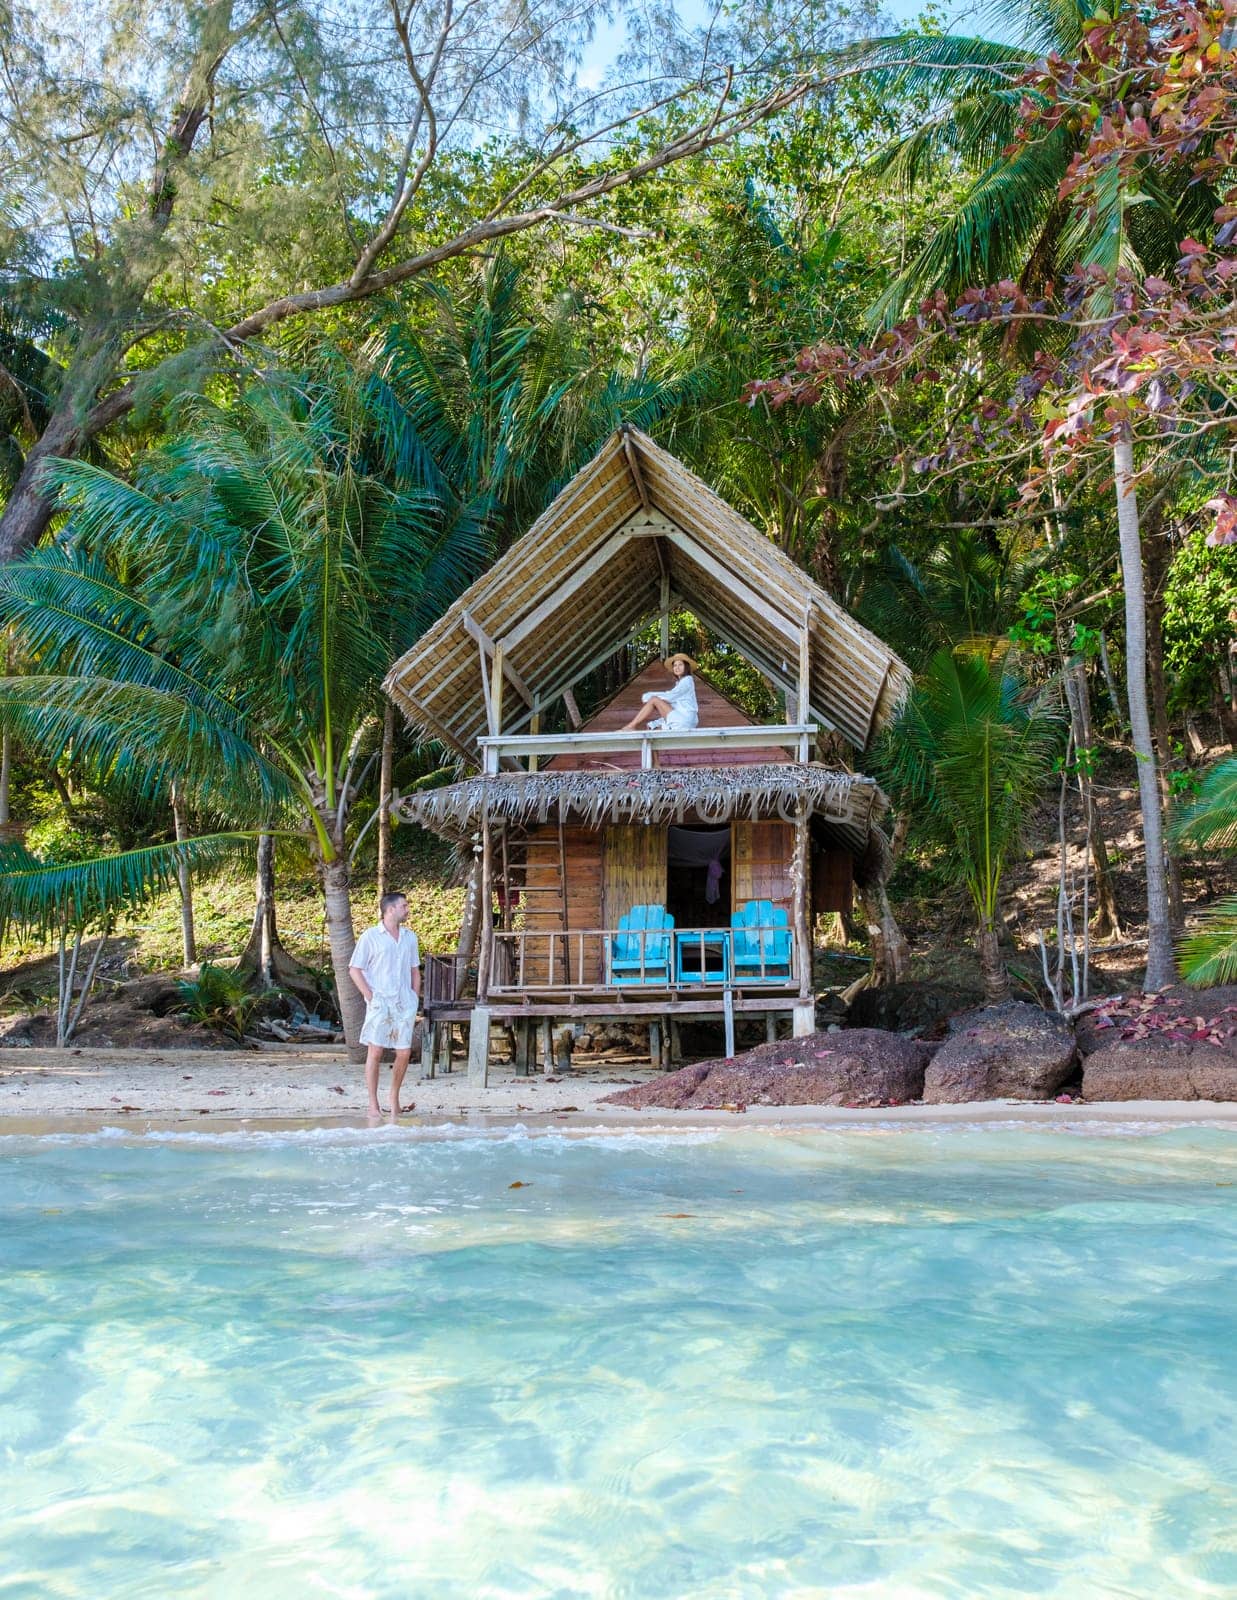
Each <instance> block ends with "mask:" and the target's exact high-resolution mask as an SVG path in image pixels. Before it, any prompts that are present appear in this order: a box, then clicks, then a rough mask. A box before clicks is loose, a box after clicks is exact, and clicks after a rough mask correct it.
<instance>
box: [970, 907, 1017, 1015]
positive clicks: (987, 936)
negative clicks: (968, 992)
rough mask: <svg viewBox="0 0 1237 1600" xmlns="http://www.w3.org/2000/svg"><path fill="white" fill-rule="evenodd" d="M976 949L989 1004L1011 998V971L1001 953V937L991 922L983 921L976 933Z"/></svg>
mask: <svg viewBox="0 0 1237 1600" xmlns="http://www.w3.org/2000/svg"><path fill="white" fill-rule="evenodd" d="M975 950H976V953H977V955H978V956H979V976H980V979H981V980H982V982H983V986H984V999H985V1000H987V1002H988V1003H989V1005H995V1004H996V1003H997V1002H998V1001H1001V1000H1008V999H1009V973H1008V972H1007V971H1006V969H1005V961H1004V958H1003V957H1002V955H1001V945H1000V939H999V937H998V935H997V931H996V929H995V928H993V927H992V926H991V925H990V924H985V923H981V924H980V928H979V932H978V933H977V934H976V935H975Z"/></svg>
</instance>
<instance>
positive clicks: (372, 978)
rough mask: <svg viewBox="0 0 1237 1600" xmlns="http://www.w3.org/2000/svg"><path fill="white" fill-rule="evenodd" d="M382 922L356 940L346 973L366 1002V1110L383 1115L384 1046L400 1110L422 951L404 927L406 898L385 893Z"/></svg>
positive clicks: (394, 1105)
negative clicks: (381, 1069)
mask: <svg viewBox="0 0 1237 1600" xmlns="http://www.w3.org/2000/svg"><path fill="white" fill-rule="evenodd" d="M378 909H379V912H380V914H381V918H382V920H381V921H380V922H377V923H375V925H374V926H373V927H372V928H366V930H365V932H364V933H363V934H362V935H361V937H360V938H359V939H358V940H357V945H356V949H355V950H354V951H353V952H352V960H351V962H350V963H349V965H348V974H349V976H350V977H351V979H352V981H353V983H355V984H356V986H357V988H358V989H359V990H360V991H361V994H362V996H363V997H364V1000H365V1026H364V1027H363V1028H362V1029H361V1043H362V1044H363V1045H365V1046H367V1050H366V1055H365V1087H366V1089H367V1090H368V1091H369V1113H370V1116H372V1117H377V1116H381V1115H382V1107H381V1106H380V1105H379V1104H378V1068H379V1066H380V1064H381V1062H382V1052H383V1051H384V1050H394V1051H395V1061H394V1063H393V1065H392V1067H391V1116H392V1118H395V1117H398V1116H399V1114H400V1103H399V1091H400V1088H401V1086H402V1084H403V1082H404V1074H405V1073H406V1072H407V1071H408V1058H409V1056H411V1054H412V1031H413V1028H414V1026H415V1025H416V1020H417V1007H418V1005H419V1004H420V999H421V951H420V948H419V947H418V944H417V936H416V934H415V933H413V931H412V929H411V928H405V927H404V923H405V922H406V921H407V920H408V900H407V897H406V896H405V895H402V894H384V895H383V897H382V899H381V901H380V902H379V905H378Z"/></svg>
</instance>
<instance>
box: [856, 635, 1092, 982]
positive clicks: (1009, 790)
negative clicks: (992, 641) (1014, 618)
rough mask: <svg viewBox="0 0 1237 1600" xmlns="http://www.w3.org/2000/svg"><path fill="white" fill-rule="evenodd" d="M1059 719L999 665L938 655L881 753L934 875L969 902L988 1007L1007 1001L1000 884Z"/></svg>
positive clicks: (1056, 737) (1048, 766)
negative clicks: (943, 876)
mask: <svg viewBox="0 0 1237 1600" xmlns="http://www.w3.org/2000/svg"><path fill="white" fill-rule="evenodd" d="M1060 743H1061V725H1060V719H1059V717H1058V715H1057V714H1056V712H1055V711H1054V710H1053V709H1050V708H1049V707H1048V706H1047V705H1045V704H1044V703H1043V702H1041V701H1040V700H1038V699H1036V698H1033V697H1031V696H1030V695H1028V694H1027V693H1026V692H1025V690H1024V688H1023V686H1022V684H1020V683H1019V681H1018V679H1017V678H1016V677H1015V676H1014V674H1013V672H1012V670H1011V668H1010V664H1009V661H1008V658H1006V659H1004V660H1002V659H999V658H992V657H989V656H988V655H977V654H967V653H963V652H957V651H951V650H940V651H938V652H937V654H936V655H935V656H933V658H932V660H931V661H930V662H929V664H928V667H927V669H926V670H925V671H924V673H923V674H922V675H921V677H920V678H919V679H918V681H917V683H916V686H915V690H914V693H913V694H912V695H911V697H910V699H909V701H908V702H907V704H906V706H905V707H904V709H903V711H902V713H901V715H900V716H899V717H898V719H897V721H896V723H895V724H894V725H893V727H892V728H891V729H890V730H889V733H888V735H887V736H886V739H885V741H884V743H883V745H882V749H881V752H880V758H879V765H880V767H881V769H882V775H883V777H884V780H885V781H886V782H887V784H888V786H889V787H890V788H891V789H892V790H893V791H894V793H895V794H900V795H902V796H904V797H905V800H906V802H907V803H909V804H913V805H914V806H915V807H916V809H917V811H918V813H919V814H920V816H921V818H922V820H921V830H922V831H926V833H927V837H928V839H929V840H930V841H933V842H935V843H938V844H940V845H941V846H942V847H943V848H942V855H941V861H942V867H943V870H944V871H945V872H946V873H947V874H948V875H949V876H951V877H952V878H953V879H954V880H955V881H956V882H958V883H960V884H962V885H963V886H964V887H965V888H966V891H967V893H968V894H969V896H970V899H971V904H972V907H973V908H974V911H975V923H976V941H975V942H976V950H977V953H978V955H979V968H980V973H981V975H982V977H983V983H984V992H985V994H986V995H987V996H988V998H989V999H992V1000H999V999H1004V998H1005V997H1006V996H1007V995H1008V993H1009V975H1008V973H1007V972H1006V969H1005V963H1004V961H1003V959H1002V957H1001V953H1000V948H999V941H998V932H997V925H998V909H999V898H1000V888H1001V877H1002V874H1003V872H1004V869H1005V865H1006V863H1007V862H1008V861H1009V858H1010V856H1011V854H1012V853H1013V851H1014V850H1015V849H1016V848H1017V847H1018V845H1019V843H1020V842H1021V840H1022V839H1023V837H1024V831H1025V828H1026V824H1027V820H1028V817H1029V815H1030V812H1031V810H1032V808H1033V806H1034V803H1035V801H1036V800H1037V799H1038V797H1039V795H1040V793H1041V791H1042V790H1043V787H1044V785H1045V783H1046V782H1047V781H1048V778H1049V777H1050V775H1051V772H1052V765H1053V758H1054V756H1055V754H1056V753H1057V751H1058V749H1059V747H1060Z"/></svg>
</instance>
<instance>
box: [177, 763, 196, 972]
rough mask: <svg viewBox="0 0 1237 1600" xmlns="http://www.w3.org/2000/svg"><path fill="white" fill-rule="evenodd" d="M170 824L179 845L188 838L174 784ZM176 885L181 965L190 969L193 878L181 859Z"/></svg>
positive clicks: (193, 939)
mask: <svg viewBox="0 0 1237 1600" xmlns="http://www.w3.org/2000/svg"><path fill="white" fill-rule="evenodd" d="M172 823H173V826H174V827H175V830H176V842H177V844H181V843H183V842H184V840H186V839H187V838H188V837H189V825H188V823H187V821H186V820H185V808H184V806H183V805H182V803H181V798H180V791H179V790H178V789H177V787H176V785H175V784H173V785H172ZM176 883H177V886H178V888H179V889H180V947H181V957H182V959H181V965H182V966H185V967H191V966H193V964H194V962H195V961H196V960H197V959H198V947H197V939H196V937H195V936H194V931H193V878H192V876H191V874H190V872H189V863H188V862H187V861H186V860H184V859H183V858H182V859H181V860H180V861H178V862H177V864H176Z"/></svg>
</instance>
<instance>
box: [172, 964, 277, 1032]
mask: <svg viewBox="0 0 1237 1600" xmlns="http://www.w3.org/2000/svg"><path fill="white" fill-rule="evenodd" d="M177 988H178V989H179V990H180V993H181V999H182V1002H183V1003H182V1005H181V1006H180V1007H179V1008H178V1009H179V1010H180V1011H181V1012H182V1013H183V1014H184V1015H185V1016H187V1017H190V1018H192V1020H193V1021H194V1022H202V1023H205V1024H206V1026H207V1027H208V1028H217V1029H218V1030H219V1031H220V1032H221V1033H226V1034H228V1035H229V1036H230V1037H231V1038H233V1039H243V1038H244V1036H245V1028H246V1026H247V1025H248V1022H249V1018H250V1017H251V1016H252V1015H253V1011H254V1008H255V1007H256V1006H257V1005H258V1004H259V1002H260V1001H261V1000H262V999H263V998H264V996H263V994H262V993H261V992H259V991H256V990H253V989H251V988H250V987H249V984H248V981H247V979H246V977H245V975H244V974H243V973H239V972H234V971H233V970H232V969H231V968H230V967H216V966H212V965H211V963H210V962H204V963H203V964H202V966H201V968H200V970H199V972H198V975H197V977H196V978H183V979H181V981H180V983H178V984H177Z"/></svg>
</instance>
